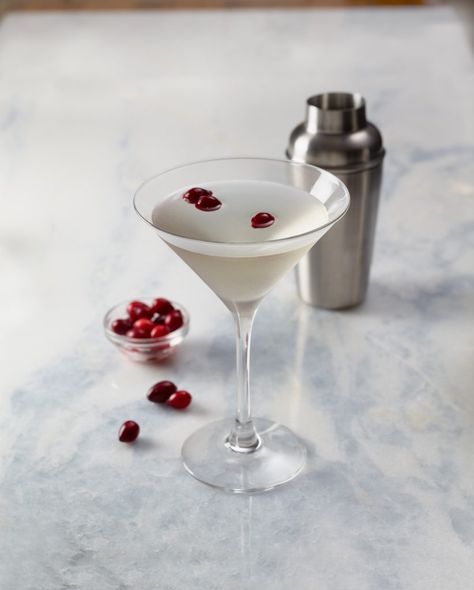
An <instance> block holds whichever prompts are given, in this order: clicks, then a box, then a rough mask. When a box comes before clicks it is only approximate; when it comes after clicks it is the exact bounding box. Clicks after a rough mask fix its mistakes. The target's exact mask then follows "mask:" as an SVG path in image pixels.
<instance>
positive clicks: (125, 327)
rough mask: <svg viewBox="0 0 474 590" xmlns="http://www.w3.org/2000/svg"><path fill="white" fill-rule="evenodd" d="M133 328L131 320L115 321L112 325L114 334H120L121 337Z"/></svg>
mask: <svg viewBox="0 0 474 590" xmlns="http://www.w3.org/2000/svg"><path fill="white" fill-rule="evenodd" d="M131 327H132V322H131V321H130V320H124V319H118V320H114V321H113V322H112V323H111V324H110V328H111V330H112V332H115V333H116V334H120V335H121V336H123V335H124V334H126V333H127V332H128V331H129V330H130V328H131Z"/></svg>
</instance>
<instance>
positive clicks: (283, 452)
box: [182, 418, 306, 493]
mask: <svg viewBox="0 0 474 590" xmlns="http://www.w3.org/2000/svg"><path fill="white" fill-rule="evenodd" d="M253 422H254V425H255V428H256V430H257V432H258V434H259V436H260V439H261V445H260V446H259V447H258V449H256V450H255V451H254V452H253V453H239V452H236V451H233V450H232V449H231V448H229V446H228V445H226V439H227V437H228V434H229V432H230V430H231V429H232V427H233V426H234V419H232V418H226V419H224V420H218V421H217V422H212V423H211V424H207V425H206V426H203V427H202V428H200V429H199V430H197V431H196V432H194V433H193V434H192V435H191V436H190V437H189V438H188V439H187V440H186V441H185V443H184V445H183V448H182V456H183V461H184V466H185V467H186V469H187V470H188V471H189V473H190V474H191V475H192V476H193V477H195V478H196V479H198V480H199V481H202V482H204V483H206V484H208V485H210V486H213V487H215V488H220V489H222V490H225V491H227V492H234V493H245V492H248V493H249V492H264V491H266V490H271V489H272V488H275V487H276V486H279V485H282V484H284V483H285V482H287V481H290V479H293V478H294V477H295V476H296V475H298V473H299V472H300V471H301V469H302V468H303V466H304V464H305V461H306V448H305V446H304V445H303V444H302V443H301V442H300V441H299V439H298V438H297V437H296V436H295V435H294V434H293V433H292V432H291V430H289V429H288V428H286V426H283V425H281V424H278V423H276V422H272V421H270V420H265V419H263V418H256V419H255V420H254V421H253Z"/></svg>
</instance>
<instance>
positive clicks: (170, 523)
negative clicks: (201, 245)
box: [0, 8, 474, 590]
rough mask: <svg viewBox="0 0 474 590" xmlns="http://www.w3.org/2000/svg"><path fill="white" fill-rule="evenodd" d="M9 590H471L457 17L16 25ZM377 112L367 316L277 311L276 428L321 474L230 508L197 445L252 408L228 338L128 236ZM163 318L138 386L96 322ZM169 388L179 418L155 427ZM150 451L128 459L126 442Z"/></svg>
mask: <svg viewBox="0 0 474 590" xmlns="http://www.w3.org/2000/svg"><path fill="white" fill-rule="evenodd" d="M0 81H1V90H0V161H1V163H2V164H1V167H0V188H1V190H0V200H1V215H0V269H1V277H2V279H1V281H0V294H1V298H0V300H1V306H2V312H3V313H2V314H1V315H0V353H1V357H0V358H1V364H0V367H1V368H0V388H1V395H0V426H1V428H0V531H1V533H0V587H1V588H2V589H5V590H53V589H54V590H58V589H61V590H63V589H64V590H66V589H74V590H75V589H80V590H82V589H86V588H87V589H94V590H96V589H97V590H128V589H132V588H141V589H143V590H152V589H153V590H154V589H158V590H188V589H200V590H201V589H203V590H222V589H223V588H226V589H228V590H237V589H240V588H244V587H245V588H246V587H249V588H258V589H259V590H269V589H272V590H273V589H278V590H287V589H290V588H291V589H295V590H468V588H471V587H472V586H473V584H474V468H473V456H474V401H473V400H474V395H473V390H474V388H473V383H474V374H473V373H474V371H473V365H474V363H473V338H472V325H473V324H472V320H473V315H474V314H473V307H474V299H473V285H474V278H473V268H474V264H473V263H474V260H473V250H472V246H473V236H474V232H473V217H474V209H473V197H474V169H473V161H474V158H473V157H474V141H473V137H474V135H473V132H474V116H473V109H472V100H473V95H474V76H473V60H472V56H471V54H470V52H469V46H468V43H467V40H466V39H465V38H464V33H463V28H462V26H461V23H460V22H459V21H458V20H457V16H456V15H455V13H454V12H452V11H450V10H449V9H447V8H436V9H393V10H389V9H382V10H372V9H361V10H353V11H344V10H335V11H329V10H328V11H324V10H318V11H304V10H294V11H268V12H263V11H251V12H247V11H240V12H232V11H230V12H207V11H203V12H199V13H193V12H185V11H183V12H176V13H167V12H143V13H80V14H79V13H64V14H59V13H57V14H55V13H41V14H40V13H31V14H13V15H9V16H8V17H7V18H6V19H4V21H3V22H2V23H1V25H0ZM325 90H349V91H359V92H361V93H362V94H364V95H365V97H366V99H367V102H368V113H369V118H371V119H373V120H374V121H375V122H376V123H377V124H378V125H379V126H380V127H381V129H382V131H383V134H384V138H385V142H386V146H387V158H386V166H385V179H384V190H383V197H382V203H381V207H380V215H379V224H378V233H377V243H376V252H375V260H374V265H373V273H372V283H371V288H370V293H369V297H368V299H367V302H366V303H365V305H364V306H362V307H360V308H358V309H354V310H352V311H348V312H344V313H334V312H326V311H322V310H317V309H313V308H310V307H306V306H304V305H303V304H301V303H299V302H298V299H297V297H296V293H295V287H294V281H293V277H292V276H288V277H286V278H285V279H284V280H283V281H282V282H281V283H280V284H279V285H278V286H277V288H276V289H275V290H274V292H273V293H272V294H271V295H270V296H269V297H268V298H267V300H266V301H265V302H264V303H263V305H262V307H261V310H260V312H259V314H258V316H257V321H256V325H255V337H254V350H253V352H254V356H253V366H252V368H253V374H252V387H253V392H254V402H253V407H254V411H255V414H257V415H261V416H266V417H270V418H272V419H275V420H280V421H282V422H284V423H285V424H287V425H288V426H290V427H291V428H293V429H294V430H295V431H296V432H297V433H298V434H299V435H300V436H301V437H302V438H303V439H304V440H305V441H306V444H307V445H308V449H309V462H308V466H307V468H306V470H305V471H304V473H303V474H302V475H301V476H300V477H299V478H297V479H296V480H294V481H293V482H292V483H290V484H288V485H286V486H284V487H282V488H280V489H278V490H275V491H273V492H271V493H268V494H261V495H254V496H247V497H246V496H230V495H227V494H224V493H220V492H218V491H214V490H212V489H210V488H207V487H206V486H204V485H201V484H199V483H197V482H196V481H194V480H193V479H192V478H191V477H189V476H188V475H187V474H186V473H185V472H184V470H183V468H182V465H181V462H180V459H179V452H180V446H181V443H182V441H183V440H184V438H185V437H186V436H187V435H188V434H189V433H191V432H192V431H193V430H195V429H196V428H197V427H199V426H201V425H202V424H204V423H206V422H208V421H211V420H213V419H215V418H218V417H221V416H223V415H226V414H231V413H232V412H233V407H234V395H235V392H234V387H233V379H234V358H233V354H234V353H233V346H234V343H233V336H232V324H231V319H230V317H229V314H228V312H227V310H226V309H225V308H224V307H223V306H222V304H221V303H220V302H219V301H218V300H217V299H216V298H215V297H214V296H213V295H212V294H211V293H210V292H209V291H208V289H207V288H206V287H205V285H203V284H202V283H201V282H200V281H199V279H198V278H197V277H195V276H193V275H192V273H191V272H190V271H189V270H188V269H187V268H186V267H185V266H184V264H183V263H182V262H181V261H179V260H178V259H177V258H176V256H175V255H174V254H173V253H172V252H171V251H169V250H167V249H166V247H165V246H164V245H162V244H161V243H160V242H159V241H158V240H157V238H156V237H155V236H154V235H153V234H152V232H151V231H149V230H148V229H147V228H146V227H145V225H144V224H142V223H140V222H139V221H138V219H137V218H136V217H135V215H134V213H133V211H132V207H131V195H132V193H133V191H134V189H135V188H136V187H137V185H138V184H139V183H140V182H141V181H142V180H143V179H145V178H146V177H148V176H150V175H151V174H153V173H155V172H157V171H159V170H161V169H165V168H167V167H171V166H173V165H176V164H180V163H182V162H186V161H190V160H195V159H202V158H207V157H214V156H225V155H261V156H272V157H280V156H283V153H284V149H285V145H286V140H287V136H288V133H289V131H290V130H291V129H292V127H293V126H294V125H295V124H296V123H297V122H298V121H299V120H301V119H302V117H303V112H304V101H305V98H306V97H307V96H309V95H310V94H313V93H316V92H320V91H325ZM140 294H157V295H164V296H168V297H170V298H173V299H176V300H178V301H180V302H182V303H183V304H184V305H185V306H186V307H187V308H188V309H189V310H190V312H191V316H192V329H191V333H190V336H189V337H188V339H187V341H186V343H185V344H184V345H183V347H182V349H181V350H180V351H179V353H178V354H177V355H176V356H175V357H174V358H173V359H172V360H170V361H168V362H166V363H163V364H161V365H156V366H142V365H137V364H133V363H131V362H127V360H126V359H124V358H122V357H121V356H119V354H118V353H117V351H116V350H115V349H114V348H113V347H112V346H111V345H110V344H109V343H108V342H107V341H106V340H105V338H104V336H103V333H102V327H101V321H102V316H103V314H104V313H105V311H106V309H107V308H108V307H109V306H111V305H113V304H115V303H116V302H118V301H120V300H123V299H127V298H130V297H133V296H136V295H140ZM164 378H167V379H172V380H176V381H178V382H179V384H180V386H182V387H184V388H188V389H189V390H190V391H191V392H192V393H193V395H194V402H193V405H192V406H191V407H190V408H189V411H186V412H183V413H181V414H177V413H171V412H166V411H163V410H162V409H161V408H155V407H151V405H150V404H149V403H148V402H147V401H146V399H145V393H146V390H147V388H148V386H149V385H150V384H151V383H153V382H154V381H157V380H159V379H164ZM128 418H134V419H136V420H137V421H138V422H139V423H140V424H141V427H142V436H141V438H140V440H139V441H138V442H137V444H135V445H132V446H126V445H121V444H119V443H118V442H117V440H116V436H117V430H118V427H119V425H120V424H121V422H122V421H123V420H125V419H128Z"/></svg>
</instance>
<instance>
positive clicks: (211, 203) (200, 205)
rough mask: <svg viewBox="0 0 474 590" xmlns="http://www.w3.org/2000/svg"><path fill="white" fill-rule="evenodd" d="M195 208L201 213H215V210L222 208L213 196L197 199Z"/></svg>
mask: <svg viewBox="0 0 474 590" xmlns="http://www.w3.org/2000/svg"><path fill="white" fill-rule="evenodd" d="M195 206H196V209H200V210H201V211H217V209H220V208H221V207H222V203H221V202H220V201H219V199H216V197H214V196H213V195H203V196H202V197H200V198H199V201H198V202H197V203H196V205H195Z"/></svg>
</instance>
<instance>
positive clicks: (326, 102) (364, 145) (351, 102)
mask: <svg viewBox="0 0 474 590" xmlns="http://www.w3.org/2000/svg"><path fill="white" fill-rule="evenodd" d="M286 154H287V156H288V158H290V159H291V160H294V161H297V162H308V163H309V164H314V165H316V166H321V167H322V168H328V169H330V170H331V171H334V172H343V171H344V172H350V171H358V170H363V169H366V168H372V167H373V166H376V165H377V164H378V163H379V162H380V161H381V160H382V158H383V156H384V154H385V150H384V148H383V144H382V136H381V135H380V132H379V130H378V129H377V127H375V125H373V124H372V123H369V122H368V121H367V119H366V116H365V100H364V98H363V97H362V96H361V95H360V94H351V93H347V92H327V93H324V94H316V95H315V96H311V97H310V98H308V100H307V101H306V119H305V120H304V121H303V122H302V123H301V124H300V125H298V126H297V127H295V129H294V130H293V131H292V133H291V135H290V140H289V145H288V149H287V152H286Z"/></svg>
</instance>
